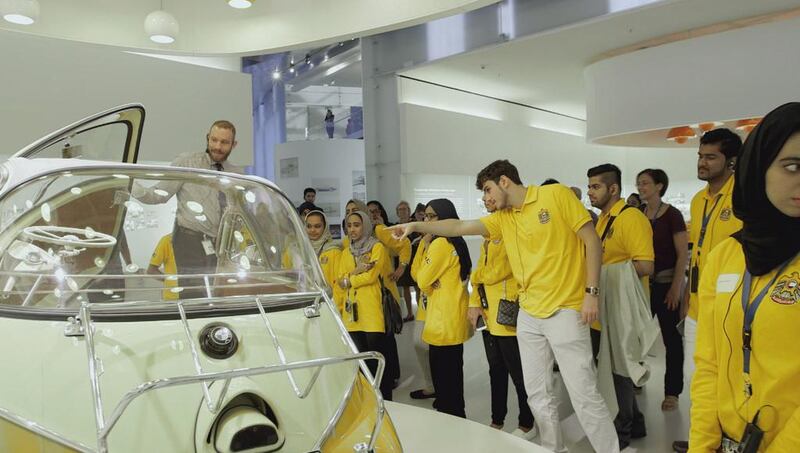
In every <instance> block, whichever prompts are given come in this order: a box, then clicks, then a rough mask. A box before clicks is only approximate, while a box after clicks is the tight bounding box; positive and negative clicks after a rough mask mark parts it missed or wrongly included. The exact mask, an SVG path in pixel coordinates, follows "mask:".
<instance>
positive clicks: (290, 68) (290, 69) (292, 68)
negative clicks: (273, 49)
mask: <svg viewBox="0 0 800 453" xmlns="http://www.w3.org/2000/svg"><path fill="white" fill-rule="evenodd" d="M289 72H291V73H292V74H294V65H293V64H292V65H289Z"/></svg>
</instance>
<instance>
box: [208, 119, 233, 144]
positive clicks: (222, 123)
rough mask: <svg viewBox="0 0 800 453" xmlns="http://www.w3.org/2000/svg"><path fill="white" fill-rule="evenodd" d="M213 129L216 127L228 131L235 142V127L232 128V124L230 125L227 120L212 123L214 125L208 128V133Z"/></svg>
mask: <svg viewBox="0 0 800 453" xmlns="http://www.w3.org/2000/svg"><path fill="white" fill-rule="evenodd" d="M215 127H218V128H220V129H228V130H230V131H231V132H233V139H234V140H236V126H234V125H233V123H231V122H230V121H228V120H217V121H214V123H213V124H212V125H211V127H210V128H208V132H209V133H211V129H214V128H215Z"/></svg>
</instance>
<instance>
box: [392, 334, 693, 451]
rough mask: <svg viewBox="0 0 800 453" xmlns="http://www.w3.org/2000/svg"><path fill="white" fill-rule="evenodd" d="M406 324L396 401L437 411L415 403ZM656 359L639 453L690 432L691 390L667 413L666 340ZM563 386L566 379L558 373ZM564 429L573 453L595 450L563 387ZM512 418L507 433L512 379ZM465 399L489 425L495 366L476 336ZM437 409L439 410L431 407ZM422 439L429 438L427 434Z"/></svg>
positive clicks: (643, 401) (642, 401)
mask: <svg viewBox="0 0 800 453" xmlns="http://www.w3.org/2000/svg"><path fill="white" fill-rule="evenodd" d="M414 324H415V323H413V322H412V323H406V324H405V326H404V328H403V333H402V334H400V335H399V336H398V338H397V346H398V349H399V353H400V367H401V373H402V376H401V378H400V386H399V387H398V388H397V389H395V391H394V401H397V402H400V403H405V404H411V405H414V406H418V407H425V408H431V404H432V402H433V400H432V399H427V400H413V399H411V398H410V397H409V395H408V394H409V392H410V391H412V390H416V389H418V388H420V387H421V383H422V380H421V378H420V371H419V366H418V364H417V360H416V355H415V353H414V342H413V328H414V327H413V326H414ZM653 353H654V354H655V357H650V362H649V365H650V368H651V377H650V381H649V382H648V383H647V384H646V385H645V387H644V389H643V391H642V394H641V395H639V396H638V397H637V398H638V403H639V409H640V410H641V411H642V413H644V415H645V420H646V423H647V437H645V438H642V439H636V440H633V441H632V442H631V448H632V449H635V451H639V452H647V453H662V452H663V453H670V452H672V442H673V441H674V440H678V439H682V440H686V438H687V434H688V429H689V391H688V387H686V388H684V391H683V394H681V397H680V406H679V408H678V409H677V410H675V411H672V412H662V411H661V401H662V400H663V398H664V347H663V343H662V342H661V340H658V341H657V342H656V347H655V348H653ZM556 376H557V378H558V379H559V382H560V377H558V375H556ZM560 391H561V392H560V398H561V414H562V415H561V420H562V428H563V430H564V434H565V437H566V439H568V448H569V451H570V452H572V453H584V452H586V453H589V452H592V451H593V449H592V447H591V445H590V444H589V442H588V440H587V439H586V437H585V436H584V434H583V431H582V430H581V428H580V424H578V422H577V419H576V417H575V415H574V413H573V410H572V407H571V406H570V404H569V398H568V397H567V393H566V389H565V388H564V385H563V383H561V385H560ZM508 393H509V394H508V415H507V416H506V423H505V426H504V430H505V431H508V432H511V431H513V430H514V429H515V428H516V427H517V415H518V413H519V409H518V407H517V400H516V393H515V391H514V386H513V384H511V382H510V381H509V392H508ZM464 398H465V400H466V412H467V418H469V419H470V420H474V421H476V422H479V423H484V424H489V422H490V421H491V417H490V415H491V410H490V407H491V401H490V395H489V367H488V365H487V363H486V354H485V352H484V349H483V340H482V339H481V336H480V335H475V336H474V337H472V338H471V339H470V340H469V341H468V342H467V343H466V344H465V345H464ZM431 410H433V409H432V408H431ZM426 434H428V435H433V436H435V435H436V427H431V429H430V432H429V433H426ZM419 435H424V434H423V433H422V432H420V433H419Z"/></svg>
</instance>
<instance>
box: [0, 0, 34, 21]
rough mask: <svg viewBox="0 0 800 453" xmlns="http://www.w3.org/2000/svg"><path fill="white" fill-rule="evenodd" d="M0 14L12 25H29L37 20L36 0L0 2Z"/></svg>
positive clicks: (4, 0) (3, 0)
mask: <svg viewBox="0 0 800 453" xmlns="http://www.w3.org/2000/svg"><path fill="white" fill-rule="evenodd" d="M0 14H2V15H3V19H5V20H6V21H7V22H11V23H12V24H18V25H30V24H32V23H34V22H36V19H38V18H39V2H38V0H0Z"/></svg>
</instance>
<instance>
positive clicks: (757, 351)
mask: <svg viewBox="0 0 800 453" xmlns="http://www.w3.org/2000/svg"><path fill="white" fill-rule="evenodd" d="M706 258H707V260H706V262H705V267H704V268H703V270H702V272H701V276H700V286H699V291H698V294H699V299H700V304H699V308H700V312H699V315H700V316H699V320H698V330H697V349H696V352H695V356H694V359H695V363H696V366H697V369H696V371H695V373H694V379H693V380H692V420H691V430H690V433H689V451H690V452H692V453H696V452H704V453H710V452H715V451H716V450H717V447H718V446H719V444H720V439H721V436H722V434H723V433H724V434H725V435H727V436H728V437H730V438H732V439H734V440H736V441H738V440H740V439H741V437H742V434H743V432H744V428H745V424H746V423H748V422H750V421H752V420H753V417H754V416H755V414H756V412H757V411H758V410H759V409H761V413H760V415H759V420H758V426H759V427H760V428H761V429H762V430H764V431H765V433H764V439H763V441H762V442H761V448H759V450H758V451H760V452H770V453H771V452H781V453H783V452H785V453H795V452H800V390H798V384H800V360H798V357H800V329H799V328H798V327H799V326H800V260H798V259H795V260H794V261H793V262H792V263H791V264H790V265H789V266H788V267H787V268H786V270H785V271H783V272H782V273H781V275H779V276H778V277H777V279H776V280H775V283H774V284H773V285H772V287H771V288H770V289H769V290H768V291H767V293H766V296H765V297H764V299H763V301H762V302H761V305H760V306H759V308H758V311H757V312H756V316H755V320H754V321H753V327H752V329H753V330H752V348H753V349H752V352H751V355H750V382H751V384H752V396H751V397H750V398H749V399H747V398H746V397H745V393H744V388H745V378H744V370H743V366H742V363H743V352H742V328H743V323H744V313H743V310H742V299H741V297H742V278H743V274H744V270H745V265H744V253H743V252H742V247H741V245H740V244H739V243H738V242H737V241H736V240H735V239H732V238H728V239H726V240H724V241H723V242H721V243H720V244H719V245H717V246H716V247H715V248H714V250H713V251H712V252H711V253H710V254H709V255H708V256H707V257H706ZM774 276H775V271H772V272H771V273H769V274H767V275H762V276H760V277H753V280H752V282H753V283H752V288H751V290H750V301H749V302H750V303H752V301H753V299H754V298H755V296H756V295H757V294H758V293H759V292H760V291H761V290H762V289H763V288H764V287H765V286H766V285H767V283H769V281H770V280H771V279H772V278H773V277H774Z"/></svg>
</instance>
